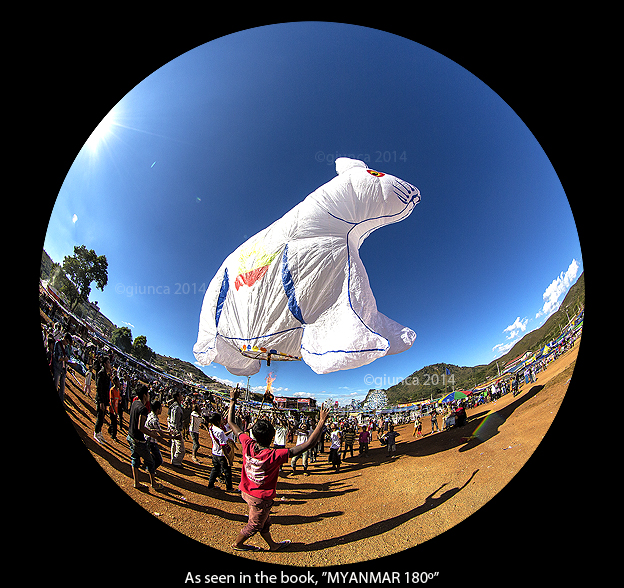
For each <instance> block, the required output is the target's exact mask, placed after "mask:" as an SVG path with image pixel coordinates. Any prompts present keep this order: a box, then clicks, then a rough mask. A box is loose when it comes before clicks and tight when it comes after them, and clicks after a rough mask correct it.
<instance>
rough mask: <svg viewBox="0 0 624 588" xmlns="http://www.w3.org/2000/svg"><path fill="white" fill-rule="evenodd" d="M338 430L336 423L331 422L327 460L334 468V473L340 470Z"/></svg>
mask: <svg viewBox="0 0 624 588" xmlns="http://www.w3.org/2000/svg"><path fill="white" fill-rule="evenodd" d="M340 443H341V438H340V431H339V430H338V425H337V424H336V423H333V424H332V432H331V445H330V446H329V461H330V462H331V464H332V467H333V468H335V469H336V473H338V472H339V471H340Z"/></svg>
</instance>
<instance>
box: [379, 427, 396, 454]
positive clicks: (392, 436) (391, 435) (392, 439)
mask: <svg viewBox="0 0 624 588" xmlns="http://www.w3.org/2000/svg"><path fill="white" fill-rule="evenodd" d="M399 435H400V433H397V431H395V430H394V425H393V424H389V425H388V432H387V433H386V434H385V435H383V436H384V437H385V439H386V442H387V443H388V445H387V448H388V456H391V455H392V454H393V453H395V452H396V438H397V437H398V436H399Z"/></svg>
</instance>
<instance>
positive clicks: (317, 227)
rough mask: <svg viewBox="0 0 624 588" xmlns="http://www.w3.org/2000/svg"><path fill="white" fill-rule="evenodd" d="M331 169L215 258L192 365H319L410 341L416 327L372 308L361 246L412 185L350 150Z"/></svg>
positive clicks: (246, 371)
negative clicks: (215, 267)
mask: <svg viewBox="0 0 624 588" xmlns="http://www.w3.org/2000/svg"><path fill="white" fill-rule="evenodd" d="M336 172H337V173H338V175H337V176H336V177H334V178H333V179H332V180H330V181H329V182H327V183H326V184H324V185H323V186H321V187H320V188H318V189H317V190H315V191H314V192H312V194H310V195H309V196H307V197H306V198H305V200H303V201H302V202H300V203H299V204H298V205H297V206H295V207H294V208H293V209H292V210H290V211H289V212H287V213H286V214H285V215H284V216H283V217H282V218H280V219H279V220H277V221H275V222H274V223H273V224H272V225H270V226H269V227H267V228H266V229H264V230H263V231H260V232H259V233H258V234H256V235H254V236H253V237H251V238H250V239H248V240H247V241H246V242H245V243H243V244H242V245H241V246H240V247H239V248H238V249H236V251H234V252H233V253H231V254H230V255H229V256H228V257H227V259H226V260H225V261H224V262H223V264H222V265H221V267H220V268H219V271H218V272H217V274H216V275H215V277H214V278H213V279H212V281H211V282H210V285H209V286H208V289H207V290H206V294H205V297H204V301H203V305H202V310H201V315H200V319H199V334H198V337H197V343H196V344H195V346H194V347H193V352H194V354H195V357H196V358H197V360H198V362H199V363H200V364H202V365H208V364H210V363H211V362H213V361H216V362H217V363H220V364H221V365H224V366H225V367H226V368H227V369H228V370H229V371H230V372H231V373H233V374H235V375H239V376H246V375H252V374H255V373H257V372H258V371H259V370H260V359H268V361H269V362H270V361H271V360H276V359H303V361H305V362H306V363H307V364H308V365H309V366H310V367H311V368H312V369H313V370H314V371H315V372H316V373H319V374H325V373H329V372H333V371H336V370H344V369H351V368H356V367H359V366H362V365H366V364H368V363H370V362H372V361H374V360H375V359H377V358H379V357H382V356H384V355H388V354H393V353H400V352H402V351H405V350H406V349H409V348H410V347H411V345H412V343H413V342H414V339H415V338H416V334H415V333H414V331H412V330H411V329H409V328H407V327H403V326H401V325H399V324H398V323H396V322H395V321H393V320H391V319H389V318H388V317H386V316H384V315H383V314H381V313H380V312H378V310H377V304H376V302H375V297H374V296H373V293H372V291H371V288H370V285H369V282H368V276H367V275H366V270H365V269H364V265H363V264H362V261H361V260H360V256H359V248H360V245H361V244H362V242H363V241H364V239H365V238H366V237H367V236H368V235H369V234H370V233H371V232H372V231H374V230H375V229H378V228H379V227H382V226H383V225H387V224H391V223H396V222H398V221H400V220H403V219H404V218H407V217H408V216H409V215H410V213H411V212H412V210H413V209H414V207H415V206H416V204H418V202H419V201H420V192H419V191H418V189H417V188H415V187H414V186H412V185H411V184H409V183H407V182H405V181H403V180H400V179H398V178H396V177H394V176H391V175H389V174H384V173H381V172H377V171H374V170H372V169H368V168H367V166H366V164H365V163H364V162H363V161H359V160H355V159H349V158H346V157H340V158H338V159H336Z"/></svg>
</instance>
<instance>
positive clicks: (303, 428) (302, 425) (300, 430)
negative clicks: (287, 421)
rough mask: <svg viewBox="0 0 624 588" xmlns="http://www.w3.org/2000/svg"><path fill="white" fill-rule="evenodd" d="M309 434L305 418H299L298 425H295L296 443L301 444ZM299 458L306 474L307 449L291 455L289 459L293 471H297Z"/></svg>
mask: <svg viewBox="0 0 624 588" xmlns="http://www.w3.org/2000/svg"><path fill="white" fill-rule="evenodd" d="M309 435H310V431H308V425H307V424H306V419H303V418H302V419H301V420H300V421H299V427H297V445H303V444H304V443H305V442H306V441H307V440H308V437H309ZM300 457H301V458H302V459H301V463H302V464H303V475H304V476H307V475H308V474H307V472H308V451H304V452H303V453H297V455H293V457H292V458H291V460H290V467H291V468H292V470H293V472H296V471H297V468H296V465H297V461H298V459H299V458H300Z"/></svg>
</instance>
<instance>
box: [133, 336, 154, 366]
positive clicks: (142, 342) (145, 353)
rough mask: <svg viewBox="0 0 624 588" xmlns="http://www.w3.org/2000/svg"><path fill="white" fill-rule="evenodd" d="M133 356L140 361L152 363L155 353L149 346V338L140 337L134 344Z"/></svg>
mask: <svg viewBox="0 0 624 588" xmlns="http://www.w3.org/2000/svg"><path fill="white" fill-rule="evenodd" d="M132 355H134V356H135V357H138V358H139V359H144V360H146V361H150V360H151V359H152V358H153V357H154V352H153V351H152V349H151V348H149V347H148V346H147V337H146V336H145V335H139V336H138V337H137V338H136V339H135V340H134V343H133V344H132Z"/></svg>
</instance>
